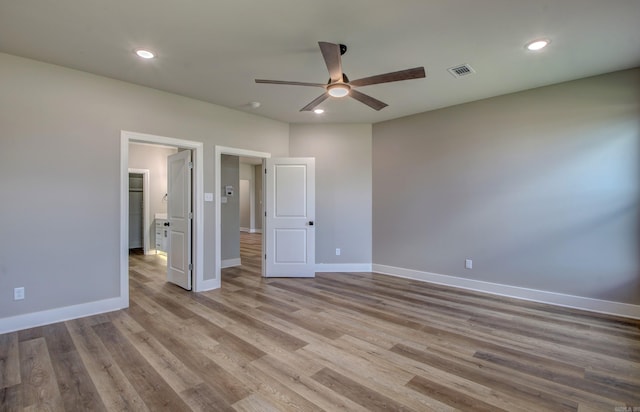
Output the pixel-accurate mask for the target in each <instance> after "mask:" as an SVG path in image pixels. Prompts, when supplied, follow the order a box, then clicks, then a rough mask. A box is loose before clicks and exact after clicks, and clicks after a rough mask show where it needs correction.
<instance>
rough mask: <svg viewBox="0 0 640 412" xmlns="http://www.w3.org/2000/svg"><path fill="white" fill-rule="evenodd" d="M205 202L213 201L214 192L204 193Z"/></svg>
mask: <svg viewBox="0 0 640 412" xmlns="http://www.w3.org/2000/svg"><path fill="white" fill-rule="evenodd" d="M204 201H205V202H213V193H205V194H204Z"/></svg>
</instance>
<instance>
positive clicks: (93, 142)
mask: <svg viewBox="0 0 640 412" xmlns="http://www.w3.org/2000/svg"><path fill="white" fill-rule="evenodd" d="M0 90H2V92H0V191H1V192H2V203H1V206H0V208H1V211H2V213H0V227H2V236H0V330H2V328H3V326H4V325H6V324H8V322H9V320H7V319H9V318H11V317H15V316H23V315H26V314H33V313H35V312H40V311H46V310H50V309H59V308H63V307H68V306H71V305H77V304H83V303H88V302H97V301H102V300H105V299H110V298H114V297H117V296H119V293H120V279H119V271H120V267H119V261H120V250H119V240H120V233H119V230H120V134H121V131H122V130H129V131H134V132H141V133H148V134H154V135H160V136H168V137H175V138H179V139H186V140H193V141H199V142H203V143H204V190H205V192H213V191H214V170H215V169H214V161H215V159H214V153H215V152H214V151H215V146H216V145H223V146H227V147H238V148H242V149H249V150H256V151H262V152H268V153H272V154H273V155H274V156H287V155H288V153H289V126H288V125H287V124H286V123H281V122H277V121H273V120H269V119H266V118H262V117H258V116H253V115H250V114H246V113H242V112H239V111H234V110H231V109H227V108H223V107H219V106H215V105H212V104H209V103H205V102H202V101H197V100H193V99H188V98H184V97H180V96H177V95H172V94H170V93H165V92H161V91H157V90H153V89H149V88H145V87H141V86H135V85H132V84H128V83H124V82H120V81H116V80H112V79H108V78H104V77H100V76H95V75H91V74H87V73H84V72H80V71H75V70H70V69H66V68H62V67H59V66H54V65H50V64H45V63H40V62H36V61H33V60H29V59H24V58H20V57H15V56H11V55H8V54H0ZM204 207H205V209H204V211H203V212H204V213H203V216H204V250H205V254H204V276H205V278H206V279H210V278H212V277H213V276H214V255H215V254H214V253H213V251H214V250H215V249H214V246H215V244H214V242H215V237H214V216H215V214H214V211H215V205H214V203H209V202H205V204H204ZM79 240H81V241H79ZM18 286H23V287H25V288H26V299H25V300H22V301H17V302H16V301H13V289H14V288H15V287H18ZM56 313H57V312H56ZM56 313H54V314H53V315H51V316H55V315H56ZM65 313H66V312H65ZM20 319H23V318H20ZM30 319H31V318H30ZM14 321H15V319H13V320H11V322H14ZM12 324H16V323H15V322H14V323H12Z"/></svg>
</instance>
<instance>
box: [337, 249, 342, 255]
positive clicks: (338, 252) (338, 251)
mask: <svg viewBox="0 0 640 412" xmlns="http://www.w3.org/2000/svg"><path fill="white" fill-rule="evenodd" d="M340 253H342V252H341V251H340V248H339V247H337V248H336V256H340Z"/></svg>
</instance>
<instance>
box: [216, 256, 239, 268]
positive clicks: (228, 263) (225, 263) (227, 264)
mask: <svg viewBox="0 0 640 412" xmlns="http://www.w3.org/2000/svg"><path fill="white" fill-rule="evenodd" d="M220 263H221V264H220V269H224V268H232V267H234V266H240V265H241V264H242V263H241V262H240V258H236V259H222V262H220Z"/></svg>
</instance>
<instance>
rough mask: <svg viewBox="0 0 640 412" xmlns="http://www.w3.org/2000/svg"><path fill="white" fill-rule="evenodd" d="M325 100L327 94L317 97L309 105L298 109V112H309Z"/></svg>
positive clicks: (327, 96)
mask: <svg viewBox="0 0 640 412" xmlns="http://www.w3.org/2000/svg"><path fill="white" fill-rule="evenodd" d="M327 98H329V94H328V93H323V94H321V95H320V96H318V97H316V98H315V99H313V101H312V102H311V103H309V104H308V105H306V106H305V107H303V108H302V109H300V111H301V112H310V111H311V110H313V109H315V108H316V106H318V105H319V104H320V103H322V102H324V101H325V100H327Z"/></svg>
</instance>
